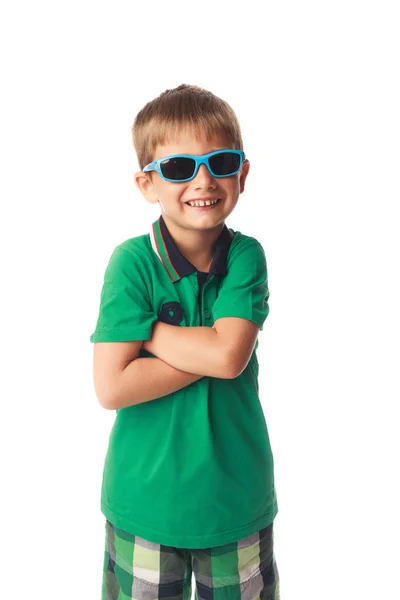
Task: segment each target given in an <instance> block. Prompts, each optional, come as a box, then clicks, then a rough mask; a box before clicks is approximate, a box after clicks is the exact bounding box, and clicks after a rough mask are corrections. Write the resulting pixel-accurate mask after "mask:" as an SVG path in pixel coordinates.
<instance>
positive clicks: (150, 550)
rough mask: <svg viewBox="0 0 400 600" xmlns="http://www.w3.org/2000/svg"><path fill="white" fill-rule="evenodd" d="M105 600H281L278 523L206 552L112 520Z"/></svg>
mask: <svg viewBox="0 0 400 600" xmlns="http://www.w3.org/2000/svg"><path fill="white" fill-rule="evenodd" d="M105 527H106V541H105V550H104V566H103V581H102V596H101V598H102V600H132V599H135V600H158V599H161V598H162V599H164V600H191V597H192V573H194V577H195V590H194V597H195V600H280V594H279V574H278V569H277V565H276V561H275V555H274V553H273V523H271V524H270V525H268V527H265V528H264V529H261V530H260V531H259V532H257V533H254V534H253V535H250V536H249V537H247V538H245V539H243V540H240V541H238V542H232V543H230V544H226V545H224V546H216V547H214V548H206V549H197V550H196V549H186V548H183V549H179V548H173V547H172V546H163V545H160V544H155V543H153V542H148V541H147V540H145V539H143V538H141V537H138V536H135V535H132V534H130V533H127V532H126V531H123V530H122V529H119V528H117V527H115V526H114V525H113V524H112V523H110V521H108V520H107V519H106V525H105Z"/></svg>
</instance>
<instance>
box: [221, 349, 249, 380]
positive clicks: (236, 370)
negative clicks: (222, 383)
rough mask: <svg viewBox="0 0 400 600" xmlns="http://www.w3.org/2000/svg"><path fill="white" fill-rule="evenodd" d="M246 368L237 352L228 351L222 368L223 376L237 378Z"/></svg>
mask: <svg viewBox="0 0 400 600" xmlns="http://www.w3.org/2000/svg"><path fill="white" fill-rule="evenodd" d="M244 368H245V367H244V366H243V365H242V364H241V362H240V361H239V359H238V357H237V355H236V353H233V352H231V353H229V352H227V353H226V356H225V360H224V362H223V365H222V369H221V371H222V372H221V378H222V379H235V378H236V377H238V376H239V375H240V374H241V373H242V371H243V370H244Z"/></svg>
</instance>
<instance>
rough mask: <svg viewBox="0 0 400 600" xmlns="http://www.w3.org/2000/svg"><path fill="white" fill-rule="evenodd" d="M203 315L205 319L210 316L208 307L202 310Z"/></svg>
mask: <svg viewBox="0 0 400 600" xmlns="http://www.w3.org/2000/svg"><path fill="white" fill-rule="evenodd" d="M204 316H205V318H206V319H209V318H210V317H211V313H210V311H209V310H208V308H206V310H205V311H204Z"/></svg>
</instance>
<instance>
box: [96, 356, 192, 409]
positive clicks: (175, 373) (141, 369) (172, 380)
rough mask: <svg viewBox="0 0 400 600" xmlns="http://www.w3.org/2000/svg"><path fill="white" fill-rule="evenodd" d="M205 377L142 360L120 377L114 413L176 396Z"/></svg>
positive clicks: (113, 407)
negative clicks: (174, 393) (171, 395)
mask: <svg viewBox="0 0 400 600" xmlns="http://www.w3.org/2000/svg"><path fill="white" fill-rule="evenodd" d="M201 378H202V375H197V374H193V373H187V372H185V371H181V370H179V369H175V368H174V367H172V366H171V365H169V364H167V363H166V362H164V361H163V360H161V359H159V358H152V357H140V358H136V359H135V360H133V361H132V362H131V363H129V365H128V366H127V367H125V369H124V370H123V371H122V372H121V373H120V375H119V376H118V379H117V381H116V384H115V388H114V393H113V397H112V401H111V404H110V405H109V406H107V408H108V409H110V410H116V409H117V408H126V407H128V406H132V405H135V404H142V403H143V402H149V401H150V400H155V399H157V398H161V397H162V396H166V395H167V394H172V393H173V392H176V391H177V390H180V389H182V388H184V387H186V386H187V385H190V384H191V383H193V382H194V381H197V380H198V379H201Z"/></svg>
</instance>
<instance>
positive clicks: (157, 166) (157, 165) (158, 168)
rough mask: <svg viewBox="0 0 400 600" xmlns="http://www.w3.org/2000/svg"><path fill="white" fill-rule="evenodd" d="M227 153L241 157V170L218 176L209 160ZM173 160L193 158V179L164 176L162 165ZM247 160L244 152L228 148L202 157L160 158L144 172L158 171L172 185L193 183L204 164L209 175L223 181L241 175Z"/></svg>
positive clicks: (174, 156) (175, 156)
mask: <svg viewBox="0 0 400 600" xmlns="http://www.w3.org/2000/svg"><path fill="white" fill-rule="evenodd" d="M225 152H229V153H231V154H238V155H239V156H240V164H239V168H238V169H237V170H236V171H235V172H234V173H229V175H216V174H215V173H213V171H212V169H211V165H210V163H209V162H208V159H209V158H211V157H212V156H216V155H217V154H222V153H225ZM171 158H191V159H193V160H194V162H195V167H194V172H193V175H192V176H191V177H188V178H187V179H169V178H168V177H165V175H163V173H162V171H161V166H160V163H162V162H163V161H164V160H170V159H171ZM245 160H246V155H245V153H244V152H243V150H232V149H231V148H227V149H226V150H216V151H215V152H210V153H209V154H202V155H201V156H196V155H194V154H173V155H172V156H164V157H163V158H158V159H157V160H153V162H151V163H149V164H148V165H146V166H145V167H144V168H143V172H145V173H146V172H148V171H157V173H158V174H159V175H160V176H161V177H162V178H163V179H164V180H165V181H170V182H172V183H183V182H185V181H191V180H192V179H194V178H195V177H196V175H197V172H198V170H199V167H200V165H203V164H204V165H206V167H207V169H208V171H209V173H210V174H211V175H212V176H213V177H217V178H218V179H222V178H223V177H232V176H233V175H236V173H239V171H240V170H241V168H242V166H243V163H244V161H245Z"/></svg>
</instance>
